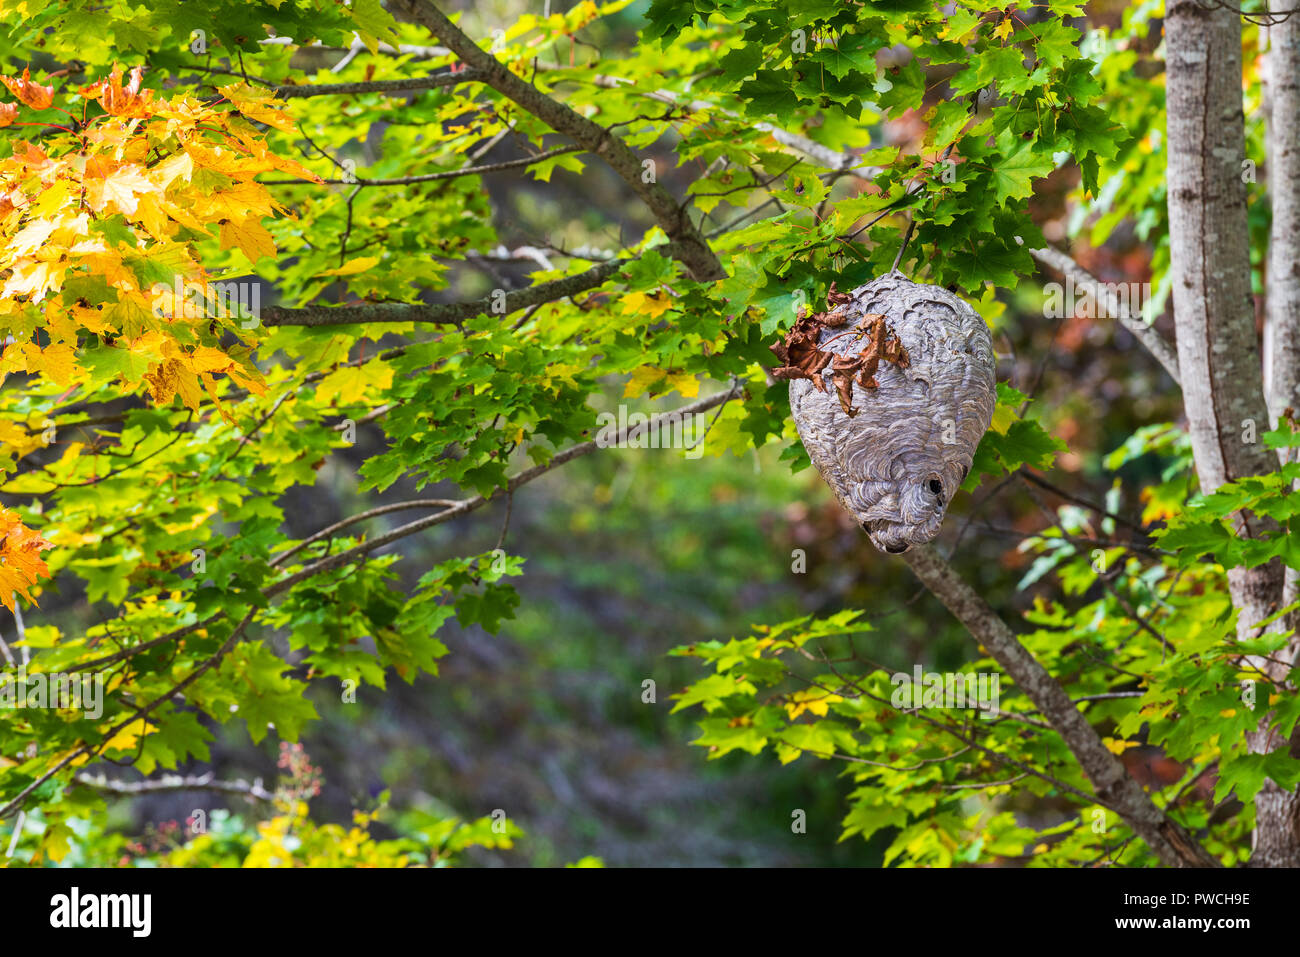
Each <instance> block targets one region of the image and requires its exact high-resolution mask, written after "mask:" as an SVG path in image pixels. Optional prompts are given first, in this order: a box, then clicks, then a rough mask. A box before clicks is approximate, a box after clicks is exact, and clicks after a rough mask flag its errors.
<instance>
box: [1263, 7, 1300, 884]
mask: <svg viewBox="0 0 1300 957" xmlns="http://www.w3.org/2000/svg"><path fill="white" fill-rule="evenodd" d="M1266 64H1267V66H1266V74H1267V77H1268V93H1269V101H1270V104H1271V105H1270V109H1269V118H1268V141H1267V170H1268V193H1269V198H1270V200H1271V203H1272V208H1273V222H1272V227H1271V229H1270V231H1269V239H1268V272H1267V279H1266V282H1265V296H1266V297H1267V298H1266V307H1265V314H1264V384H1265V392H1264V394H1265V397H1266V398H1267V400H1268V411H1269V415H1270V417H1271V420H1272V422H1273V423H1275V424H1276V423H1277V421H1278V419H1280V418H1281V417H1282V416H1283V415H1285V414H1286V413H1287V410H1288V409H1289V410H1292V412H1293V413H1294V412H1295V411H1300V16H1291V17H1288V18H1286V19H1285V20H1282V21H1281V22H1279V23H1276V24H1274V25H1273V26H1272V27H1271V28H1270V29H1269V50H1268V57H1267V61H1266ZM1278 454H1279V458H1280V459H1281V461H1282V463H1283V464H1285V463H1286V462H1287V461H1288V458H1289V457H1290V455H1292V454H1293V452H1292V450H1290V449H1279V450H1278ZM1297 599H1300V572H1297V571H1296V570H1295V569H1294V568H1287V569H1286V570H1285V580H1284V583H1283V587H1282V599H1281V600H1282V604H1283V605H1284V606H1285V605H1291V604H1294V603H1295V602H1296V601H1297ZM1279 627H1285V628H1293V629H1296V630H1297V631H1300V612H1292V613H1291V614H1290V615H1288V616H1286V618H1284V619H1283V620H1282V622H1281V623H1280V625H1279ZM1297 652H1300V637H1293V638H1292V639H1291V642H1290V643H1289V644H1288V646H1287V647H1286V649H1284V650H1283V651H1281V652H1279V653H1278V654H1277V655H1275V656H1274V657H1275V658H1276V659H1280V660H1281V661H1282V662H1288V661H1294V660H1295V657H1296V654H1297ZM1261 666H1262V667H1263V669H1264V670H1265V671H1266V672H1267V673H1268V675H1269V677H1271V678H1272V679H1273V680H1275V681H1279V682H1280V681H1283V680H1284V679H1285V677H1286V671H1287V669H1286V666H1285V665H1284V664H1281V663H1279V661H1277V660H1271V661H1265V662H1262V663H1261ZM1293 693H1294V692H1293ZM1286 745H1287V742H1284V741H1277V740H1275V739H1270V738H1269V736H1268V735H1267V727H1261V728H1260V729H1259V731H1257V732H1256V733H1255V734H1254V735H1252V736H1251V748H1252V750H1254V751H1257V752H1261V753H1262V752H1267V751H1269V750H1271V749H1272V748H1275V747H1283V746H1286ZM1290 748H1291V751H1292V753H1293V754H1295V753H1297V752H1298V750H1300V733H1297V734H1295V735H1292V739H1291V741H1290ZM1255 816H1256V822H1257V823H1256V827H1255V850H1254V854H1253V855H1252V857H1251V863H1252V864H1255V865H1257V866H1267V867H1283V866H1287V867H1296V866H1300V794H1297V793H1296V792H1294V791H1293V792H1287V791H1284V790H1283V789H1282V788H1280V787H1278V786H1277V785H1276V784H1275V783H1274V782H1272V781H1267V782H1265V785H1264V788H1263V790H1261V791H1260V793H1259V795H1258V796H1257V797H1256V798H1255Z"/></svg>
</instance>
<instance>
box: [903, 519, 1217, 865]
mask: <svg viewBox="0 0 1300 957" xmlns="http://www.w3.org/2000/svg"><path fill="white" fill-rule="evenodd" d="M902 557H903V561H905V562H906V563H907V565H908V567H910V568H911V569H912V571H913V572H914V573H915V574H916V577H917V578H919V579H920V580H921V582H922V584H924V585H925V586H926V588H928V589H929V590H930V591H931V593H933V594H934V596H935V597H936V598H938V599H939V600H940V601H941V602H943V604H944V605H945V606H946V607H947V608H948V610H949V611H951V612H952V613H953V615H954V616H955V617H956V618H957V620H958V621H960V622H961V623H962V624H963V625H965V626H966V629H967V631H969V632H970V633H971V635H972V637H974V638H975V640H976V641H978V642H979V643H980V645H981V646H982V647H983V648H984V650H985V651H987V652H988V653H989V654H990V655H991V656H992V657H993V658H994V660H996V661H997V662H998V664H1000V665H1001V666H1002V667H1003V668H1004V669H1005V670H1006V672H1007V674H1008V675H1009V676H1010V677H1011V680H1012V681H1014V682H1015V683H1016V686H1017V687H1018V688H1020V690H1022V691H1023V692H1024V693H1025V694H1026V695H1028V696H1029V699H1030V700H1031V701H1033V702H1034V705H1035V706H1036V707H1037V708H1038V710H1039V711H1040V712H1041V713H1042V715H1043V717H1045V718H1046V719H1047V720H1048V722H1049V723H1050V724H1051V725H1052V727H1053V728H1055V729H1056V731H1057V733H1058V734H1060V735H1061V738H1062V740H1064V741H1065V744H1066V746H1067V747H1069V749H1070V752H1071V753H1072V754H1073V755H1074V756H1075V759H1076V760H1077V761H1078V762H1079V766H1080V767H1081V768H1082V769H1083V773H1084V774H1086V775H1087V776H1088V780H1089V781H1091V782H1092V785H1093V788H1094V789H1095V790H1096V792H1097V797H1098V799H1099V800H1100V801H1101V802H1102V803H1103V804H1105V805H1106V806H1108V807H1111V808H1114V809H1115V811H1116V813H1118V814H1119V815H1120V816H1121V817H1123V819H1124V821H1125V822H1126V823H1127V824H1128V826H1129V827H1131V828H1132V829H1133V831H1134V832H1135V833H1136V834H1138V835H1139V836H1140V837H1141V838H1142V839H1143V840H1144V841H1146V842H1147V844H1148V845H1149V846H1150V847H1151V850H1152V851H1153V852H1154V853H1155V854H1156V856H1157V857H1159V858H1160V860H1161V861H1162V862H1163V863H1164V864H1166V865H1167V866H1169V867H1217V866H1218V861H1216V860H1215V859H1214V858H1213V857H1212V856H1210V854H1208V853H1207V852H1206V851H1205V850H1204V848H1202V847H1201V846H1200V845H1199V844H1197V843H1196V841H1195V840H1193V839H1192V837H1191V836H1190V835H1189V834H1188V833H1187V832H1186V831H1184V830H1183V829H1182V827H1181V826H1179V825H1178V824H1177V823H1176V822H1175V821H1174V820H1172V819H1171V818H1169V817H1167V816H1166V815H1165V814H1164V813H1163V812H1161V811H1160V809H1159V808H1157V807H1156V806H1155V805H1154V804H1153V803H1152V802H1151V799H1150V798H1149V797H1148V796H1147V794H1146V792H1145V791H1143V790H1142V787H1141V785H1139V784H1138V782H1137V781H1136V780H1134V779H1133V778H1132V777H1131V776H1130V775H1129V774H1128V772H1127V771H1125V770H1124V766H1123V765H1122V764H1120V762H1119V761H1118V760H1116V758H1115V756H1114V755H1113V754H1111V753H1110V752H1109V751H1107V750H1106V746H1105V745H1104V744H1102V742H1101V738H1100V737H1098V735H1097V732H1096V730H1095V729H1094V728H1093V727H1092V725H1091V724H1089V723H1088V720H1087V719H1086V718H1085V717H1084V716H1083V714H1082V713H1081V712H1080V711H1079V709H1078V708H1077V707H1076V706H1075V704H1074V703H1073V702H1072V701H1071V700H1070V698H1069V696H1068V695H1067V694H1066V693H1065V690H1064V689H1063V688H1062V687H1061V686H1060V684H1059V683H1058V682H1057V681H1056V679H1054V678H1053V677H1052V676H1051V675H1050V674H1049V673H1048V672H1047V670H1046V669H1045V668H1044V667H1043V666H1042V665H1041V664H1039V663H1038V660H1037V659H1036V658H1034V656H1033V655H1032V654H1030V653H1029V651H1028V650H1027V649H1026V648H1025V646H1024V645H1022V644H1021V643H1020V641H1019V640H1018V639H1017V638H1016V636H1015V634H1014V633H1013V632H1012V631H1011V629H1010V628H1008V627H1007V625H1006V623H1005V622H1003V621H1002V619H1001V618H999V617H998V614H997V612H995V611H994V610H993V609H992V608H991V607H990V606H989V604H988V602H986V601H985V600H984V599H983V598H981V597H980V596H979V595H978V594H977V593H976V592H975V590H974V589H973V588H971V587H970V585H968V584H966V582H965V581H963V580H962V579H961V577H960V576H958V574H957V573H956V572H955V571H953V569H952V568H951V567H950V566H949V565H948V563H947V562H945V561H944V560H943V559H942V558H941V557H940V556H939V554H938V553H937V552H936V551H935V550H934V548H933V547H932V546H929V545H924V546H922V547H920V548H913V549H911V550H910V551H908V552H905V553H904V554H903V556H902Z"/></svg>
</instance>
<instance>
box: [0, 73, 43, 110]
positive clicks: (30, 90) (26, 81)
mask: <svg viewBox="0 0 1300 957" xmlns="http://www.w3.org/2000/svg"><path fill="white" fill-rule="evenodd" d="M0 83H3V84H4V85H5V86H7V87H9V92H10V93H12V94H13V95H14V96H16V97H18V99H20V100H22V101H23V102H24V103H26V104H27V105H28V106H30V107H31V108H32V109H35V110H48V109H49V108H50V106H51V105H53V103H54V87H52V86H41V85H40V84H39V83H33V82H32V80H31V74H30V73H29V72H28V70H27V68H26V67H24V68H23V78H22V79H21V80H16V79H14V78H13V77H9V76H0Z"/></svg>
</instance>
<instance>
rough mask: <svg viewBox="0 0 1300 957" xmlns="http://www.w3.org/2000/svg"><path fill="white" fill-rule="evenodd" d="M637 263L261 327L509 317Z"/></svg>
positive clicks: (294, 313) (304, 313) (316, 309)
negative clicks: (469, 296) (500, 291)
mask: <svg viewBox="0 0 1300 957" xmlns="http://www.w3.org/2000/svg"><path fill="white" fill-rule="evenodd" d="M672 246H673V244H672V243H669V244H667V245H666V246H656V247H654V248H655V249H656V251H660V252H665V253H667V254H669V255H671V254H672V252H673V249H672V248H671V247H672ZM635 258H636V257H630V258H626V259H611V260H609V261H608V262H603V263H598V264H597V265H595V266H592V267H591V268H590V269H588V270H587V271H586V272H580V273H578V274H577V275H574V276H565V277H564V278H563V279H552V280H551V281H550V282H540V283H535V284H533V285H531V286H528V287H527V288H524V289H515V290H512V291H510V292H507V293H505V295H504V296H496V295H492V296H486V297H484V298H482V299H475V300H472V301H470V302H445V303H435V304H428V303H409V302H365V303H358V304H356V305H351V306H305V307H303V308H301V309H286V308H284V307H281V306H270V307H268V308H266V309H263V310H262V323H263V324H264V325H267V326H346V325H352V324H353V323H363V324H371V323H381V322H427V323H433V324H437V325H457V324H459V323H461V322H463V321H464V320H466V319H472V318H474V317H475V316H478V315H484V314H492V315H502V316H507V315H509V314H510V313H512V312H518V311H519V310H520V309H526V308H528V307H529V306H536V305H541V304H543V303H547V302H554V301H555V300H557V299H563V298H564V297H565V296H573V295H577V294H578V293H580V292H586V291H587V290H589V289H595V288H596V287H597V286H601V285H604V283H605V282H606V281H607V280H608V279H610V278H611V277H612V276H614V275H615V274H616V273H617V272H618V271H619V270H620V269H622V268H623V267H624V266H626V265H627V264H628V263H630V262H632V261H633V260H634V259H635Z"/></svg>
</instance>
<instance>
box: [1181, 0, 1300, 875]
mask: <svg viewBox="0 0 1300 957" xmlns="http://www.w3.org/2000/svg"><path fill="white" fill-rule="evenodd" d="M1165 50H1166V54H1165V58H1166V89H1167V98H1166V105H1167V113H1168V141H1167V146H1166V150H1167V156H1168V166H1167V175H1166V182H1167V194H1168V202H1169V232H1170V268H1171V271H1172V276H1173V298H1174V316H1175V320H1176V325H1177V340H1178V368H1179V370H1180V372H1181V374H1182V386H1183V404H1184V408H1185V410H1186V412H1187V420H1188V427H1189V432H1190V434H1191V439H1192V451H1193V454H1194V456H1195V459H1196V471H1197V475H1198V476H1199V478H1200V483H1201V488H1202V490H1203V491H1205V492H1212V491H1214V490H1215V489H1217V488H1218V487H1219V486H1220V485H1222V484H1224V483H1225V482H1230V481H1232V480H1234V479H1238V478H1242V477H1245V476H1247V475H1257V474H1262V473H1265V472H1269V471H1272V470H1273V469H1274V468H1275V467H1276V460H1275V459H1274V458H1273V456H1272V455H1271V454H1270V453H1269V452H1268V450H1267V449H1266V448H1265V447H1264V446H1263V444H1262V443H1260V442H1259V440H1258V434H1259V433H1260V432H1261V431H1263V426H1264V425H1265V424H1266V423H1267V422H1268V408H1267V405H1266V403H1265V399H1264V387H1263V377H1262V372H1261V363H1260V354H1259V349H1258V346H1257V343H1256V335H1255V318H1254V307H1253V304H1252V300H1251V294H1250V252H1249V232H1248V230H1247V225H1246V186H1245V182H1244V181H1243V179H1242V175H1241V174H1242V162H1243V160H1244V158H1245V133H1244V117H1243V114H1242V99H1241V75H1242V72H1241V20H1240V17H1239V15H1238V14H1237V13H1236V12H1235V11H1233V10H1230V9H1227V7H1226V6H1225V7H1210V6H1208V5H1202V4H1201V3H1200V2H1198V0H1171V2H1170V3H1169V6H1168V12H1167V16H1166V19H1165ZM1252 438H1253V439H1254V441H1250V439H1252ZM1235 523H1236V530H1237V533H1238V534H1239V535H1241V536H1242V537H1255V536H1257V535H1258V534H1259V533H1260V532H1261V531H1263V530H1264V529H1265V528H1266V527H1267V526H1266V525H1265V523H1264V522H1263V521H1261V520H1260V519H1259V518H1257V517H1253V516H1247V515H1242V514H1240V513H1239V514H1238V515H1237V516H1236V517H1235ZM1228 586H1229V589H1230V590H1231V593H1232V600H1233V604H1234V605H1235V606H1236V608H1237V611H1238V618H1237V630H1238V634H1239V636H1241V637H1243V638H1244V637H1250V636H1253V635H1254V634H1255V633H1256V628H1257V625H1258V622H1260V621H1261V620H1262V619H1264V618H1265V617H1267V616H1268V615H1269V614H1270V613H1271V611H1272V610H1275V609H1276V608H1277V607H1278V606H1277V602H1278V601H1279V600H1280V599H1281V596H1282V569H1281V566H1280V565H1279V564H1278V563H1277V562H1272V563H1270V564H1268V565H1264V566H1261V567H1259V568H1253V569H1246V568H1235V569H1232V570H1230V571H1229V573H1228ZM1273 743H1274V744H1275V743H1276V742H1273ZM1250 745H1251V748H1252V749H1253V750H1267V749H1268V748H1269V746H1270V743H1269V742H1268V741H1267V740H1266V736H1264V735H1259V734H1255V735H1251V736H1250ZM1278 798H1279V795H1278V794H1277V792H1276V790H1275V789H1272V790H1271V789H1270V788H1267V787H1266V788H1265V789H1264V790H1262V791H1261V792H1260V796H1259V798H1258V799H1257V801H1256V813H1257V825H1256V843H1255V855H1254V860H1253V863H1255V864H1257V865H1263V866H1279V865H1284V864H1295V863H1297V862H1298V861H1300V858H1298V857H1297V855H1298V854H1300V844H1297V842H1296V841H1295V840H1294V837H1295V835H1294V833H1293V830H1294V829H1293V827H1292V825H1291V824H1290V823H1289V822H1287V821H1286V820H1285V815H1284V814H1283V815H1279V805H1281V804H1285V803H1286V802H1284V801H1279V800H1278Z"/></svg>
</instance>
